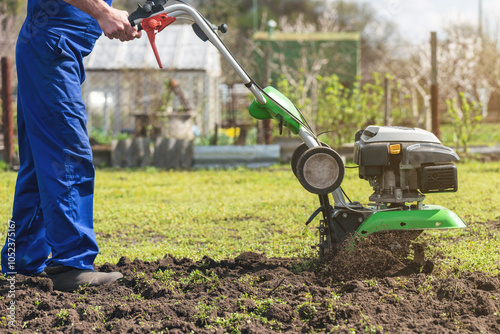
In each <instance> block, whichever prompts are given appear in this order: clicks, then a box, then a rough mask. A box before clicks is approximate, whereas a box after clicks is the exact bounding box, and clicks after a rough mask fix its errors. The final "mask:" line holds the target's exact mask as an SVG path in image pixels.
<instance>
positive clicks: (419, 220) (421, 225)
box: [356, 205, 467, 236]
mask: <svg viewBox="0 0 500 334" xmlns="http://www.w3.org/2000/svg"><path fill="white" fill-rule="evenodd" d="M466 227H467V226H466V225H465V223H464V222H463V221H462V219H460V217H458V216H457V215H456V214H455V213H454V212H452V211H451V210H449V209H446V208H444V207H442V206H439V205H424V206H423V208H422V209H421V210H407V211H378V212H375V213H374V214H373V215H371V216H370V217H368V219H367V220H366V221H365V222H364V223H363V224H362V225H361V226H360V227H359V228H358V229H357V230H356V233H357V234H358V235H359V236H367V235H370V234H372V233H376V232H381V231H409V230H428V229H452V228H466Z"/></svg>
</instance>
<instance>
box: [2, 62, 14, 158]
mask: <svg viewBox="0 0 500 334" xmlns="http://www.w3.org/2000/svg"><path fill="white" fill-rule="evenodd" d="M10 70H11V61H10V58H9V57H3V58H2V110H3V112H2V121H3V143H4V160H5V161H6V162H7V163H8V164H9V165H10V166H12V162H13V158H14V117H13V115H12V76H11V71H10Z"/></svg>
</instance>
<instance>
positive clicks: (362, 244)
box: [320, 231, 434, 282]
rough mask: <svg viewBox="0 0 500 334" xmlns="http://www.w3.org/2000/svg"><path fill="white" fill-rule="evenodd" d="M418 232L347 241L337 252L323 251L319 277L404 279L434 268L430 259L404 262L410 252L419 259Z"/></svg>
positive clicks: (421, 254)
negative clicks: (396, 277)
mask: <svg viewBox="0 0 500 334" xmlns="http://www.w3.org/2000/svg"><path fill="white" fill-rule="evenodd" d="M420 233H421V231H405V232H401V231H399V232H384V233H377V234H373V235H371V236H369V237H364V238H354V237H352V238H347V240H346V241H345V242H344V244H343V245H342V246H341V247H340V248H339V249H333V250H330V251H327V252H326V254H325V259H324V261H323V262H322V264H321V265H320V268H321V272H322V275H323V276H324V277H325V278H329V279H331V280H332V281H333V282H335V281H346V280H355V279H358V280H359V279H370V278H383V277H387V276H408V275H410V274H416V273H420V272H424V273H426V274H430V273H431V272H432V270H433V268H434V264H433V262H432V260H427V261H426V262H424V261H423V259H416V260H417V261H416V262H415V261H413V259H412V260H409V259H408V255H409V253H410V250H418V254H420V256H421V257H423V249H422V248H423V244H421V243H418V242H416V241H415V240H416V238H417V237H418V236H419V235H420ZM420 252H422V253H420ZM415 256H417V257H418V256H419V255H414V257H415Z"/></svg>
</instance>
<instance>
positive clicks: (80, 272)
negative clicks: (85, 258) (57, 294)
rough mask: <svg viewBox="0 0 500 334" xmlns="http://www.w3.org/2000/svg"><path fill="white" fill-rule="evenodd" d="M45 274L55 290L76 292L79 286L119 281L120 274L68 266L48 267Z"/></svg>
mask: <svg viewBox="0 0 500 334" xmlns="http://www.w3.org/2000/svg"><path fill="white" fill-rule="evenodd" d="M45 272H46V273H47V275H48V277H49V278H50V279H51V280H52V283H53V284H54V290H59V291H74V290H76V289H78V287H79V286H99V285H103V284H108V283H111V282H114V281H116V280H119V279H120V278H122V277H123V275H122V274H121V273H119V272H111V273H104V272H98V271H93V270H85V269H77V268H73V267H66V266H55V267H46V268H45Z"/></svg>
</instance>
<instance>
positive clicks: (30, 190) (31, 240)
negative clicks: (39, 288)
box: [2, 101, 50, 275]
mask: <svg viewBox="0 0 500 334" xmlns="http://www.w3.org/2000/svg"><path fill="white" fill-rule="evenodd" d="M17 132H18V143H19V147H22V148H23V149H21V150H20V152H19V159H20V168H19V172H18V174H17V183H16V192H15V196H14V197H15V199H16V200H15V201H14V208H13V219H12V222H13V223H14V226H15V227H14V232H15V236H14V238H12V239H14V242H10V247H9V243H6V245H5V247H4V249H3V251H2V272H4V273H7V272H17V273H19V274H25V275H30V274H36V273H38V272H41V271H42V270H43V268H44V267H45V261H46V260H47V257H48V256H49V253H50V247H49V246H48V245H47V243H46V242H45V228H44V224H43V213H42V210H41V207H40V195H39V193H38V182H37V178H36V173H35V169H34V161H33V156H32V152H31V146H30V144H29V141H28V136H27V134H26V124H25V122H24V113H23V108H22V103H20V101H18V108H17ZM7 241H9V239H7ZM10 241H13V240H10ZM9 248H10V249H9ZM9 253H10V254H11V255H15V256H13V257H14V259H15V262H14V266H12V265H9V266H7V264H8V261H7V258H8V257H7V255H9ZM11 259H12V257H11Z"/></svg>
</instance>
